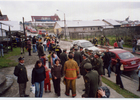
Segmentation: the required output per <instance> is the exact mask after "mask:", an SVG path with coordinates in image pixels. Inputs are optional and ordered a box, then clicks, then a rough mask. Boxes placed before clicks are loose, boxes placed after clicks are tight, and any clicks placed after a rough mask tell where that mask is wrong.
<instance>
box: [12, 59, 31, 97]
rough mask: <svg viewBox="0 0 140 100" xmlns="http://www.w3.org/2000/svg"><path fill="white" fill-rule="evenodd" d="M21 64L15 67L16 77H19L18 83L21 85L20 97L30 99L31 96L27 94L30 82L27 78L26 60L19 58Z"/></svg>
mask: <svg viewBox="0 0 140 100" xmlns="http://www.w3.org/2000/svg"><path fill="white" fill-rule="evenodd" d="M18 60H19V64H18V65H17V66H16V67H15V70H14V75H15V76H17V82H18V84H19V94H20V97H28V96H29V95H26V94H25V90H26V82H27V81H28V78H27V71H26V67H25V66H24V58H23V57H20V58H18Z"/></svg>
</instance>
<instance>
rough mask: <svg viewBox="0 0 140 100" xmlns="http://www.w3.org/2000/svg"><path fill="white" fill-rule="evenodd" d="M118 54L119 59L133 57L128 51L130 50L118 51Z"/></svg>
mask: <svg viewBox="0 0 140 100" xmlns="http://www.w3.org/2000/svg"><path fill="white" fill-rule="evenodd" d="M118 55H119V57H120V58H121V59H130V58H134V57H135V56H134V55H133V54H132V53H130V52H124V53H119V54H118Z"/></svg>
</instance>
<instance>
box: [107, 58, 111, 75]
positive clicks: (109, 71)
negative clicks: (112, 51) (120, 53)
mask: <svg viewBox="0 0 140 100" xmlns="http://www.w3.org/2000/svg"><path fill="white" fill-rule="evenodd" d="M110 65H111V60H110V62H109V65H108V68H107V70H108V77H110V73H111V69H110Z"/></svg>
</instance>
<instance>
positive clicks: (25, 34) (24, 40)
mask: <svg viewBox="0 0 140 100" xmlns="http://www.w3.org/2000/svg"><path fill="white" fill-rule="evenodd" d="M23 32H24V36H25V37H24V38H25V40H24V42H26V33H25V25H24V17H23ZM25 47H26V43H25ZM23 53H24V48H23Z"/></svg>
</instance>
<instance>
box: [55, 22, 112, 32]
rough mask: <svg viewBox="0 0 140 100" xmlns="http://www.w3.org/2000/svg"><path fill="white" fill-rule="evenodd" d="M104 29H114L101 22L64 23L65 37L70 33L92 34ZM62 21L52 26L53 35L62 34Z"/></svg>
mask: <svg viewBox="0 0 140 100" xmlns="http://www.w3.org/2000/svg"><path fill="white" fill-rule="evenodd" d="M104 27H106V28H114V27H113V26H110V25H109V24H108V23H105V22H104V21H101V20H95V21H66V35H69V34H70V33H78V34H80V33H87V34H90V33H94V32H98V31H102V29H103V28H104ZM64 29H65V28H64V21H57V22H56V23H55V25H54V33H55V34H64V33H65V31H64Z"/></svg>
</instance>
